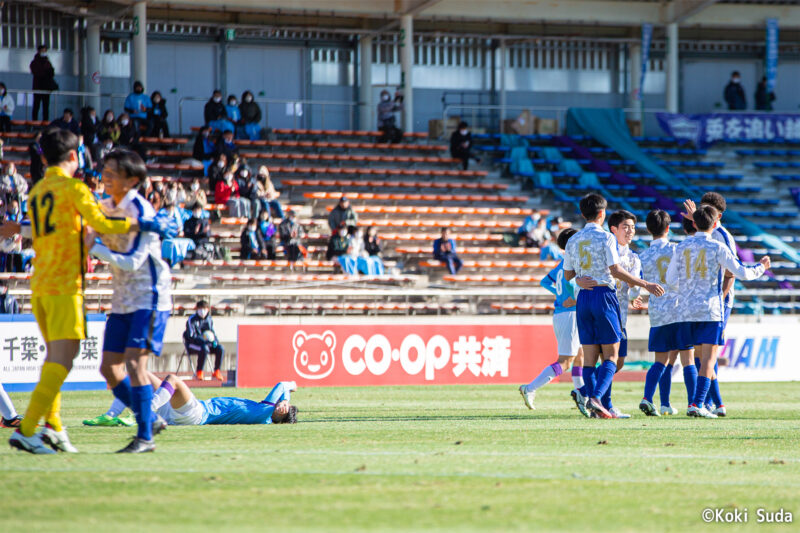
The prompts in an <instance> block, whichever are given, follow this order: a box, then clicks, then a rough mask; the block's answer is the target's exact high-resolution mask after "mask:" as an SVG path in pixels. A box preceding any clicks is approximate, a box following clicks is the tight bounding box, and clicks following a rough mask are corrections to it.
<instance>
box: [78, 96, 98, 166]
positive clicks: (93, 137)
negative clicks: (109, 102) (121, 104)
mask: <svg viewBox="0 0 800 533" xmlns="http://www.w3.org/2000/svg"><path fill="white" fill-rule="evenodd" d="M81 135H83V142H84V143H86V147H87V148H89V151H90V152H91V154H92V159H93V160H97V159H98V157H97V153H98V150H99V149H100V146H101V145H100V137H99V136H100V119H98V118H97V111H95V109H94V108H93V107H91V106H86V107H83V108H81Z"/></svg>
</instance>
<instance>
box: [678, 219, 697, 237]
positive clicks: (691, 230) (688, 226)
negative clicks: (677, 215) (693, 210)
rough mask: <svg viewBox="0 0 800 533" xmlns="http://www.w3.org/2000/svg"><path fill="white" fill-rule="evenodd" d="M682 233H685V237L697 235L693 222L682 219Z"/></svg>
mask: <svg viewBox="0 0 800 533" xmlns="http://www.w3.org/2000/svg"><path fill="white" fill-rule="evenodd" d="M681 223H682V224H683V231H685V232H686V235H694V234H695V233H697V228H695V227H694V221H693V220H692V219H691V218H689V217H683V221H682V222H681Z"/></svg>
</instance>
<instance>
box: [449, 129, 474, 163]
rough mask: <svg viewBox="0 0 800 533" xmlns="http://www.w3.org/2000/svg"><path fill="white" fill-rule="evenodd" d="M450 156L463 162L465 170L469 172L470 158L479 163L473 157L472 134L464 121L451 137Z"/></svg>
mask: <svg viewBox="0 0 800 533" xmlns="http://www.w3.org/2000/svg"><path fill="white" fill-rule="evenodd" d="M450 155H451V156H452V157H453V158H455V159H460V160H461V164H462V165H463V167H464V170H467V167H468V166H469V160H470V158H472V159H475V160H476V161H477V158H474V157H472V133H471V132H470V131H469V124H467V123H466V122H463V121H462V122H461V123H460V124H459V125H458V129H457V130H456V131H454V132H453V134H452V135H451V136H450Z"/></svg>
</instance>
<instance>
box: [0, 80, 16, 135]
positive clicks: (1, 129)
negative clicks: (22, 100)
mask: <svg viewBox="0 0 800 533" xmlns="http://www.w3.org/2000/svg"><path fill="white" fill-rule="evenodd" d="M14 107H15V105H14V98H13V97H12V96H11V95H10V94H8V90H7V89H6V84H5V83H3V82H0V133H5V132H9V131H11V117H12V116H13V115H14Z"/></svg>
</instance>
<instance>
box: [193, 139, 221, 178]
mask: <svg viewBox="0 0 800 533" xmlns="http://www.w3.org/2000/svg"><path fill="white" fill-rule="evenodd" d="M216 150H217V143H216V142H215V141H214V137H213V136H212V134H211V127H210V126H203V127H201V128H200V131H199V132H198V133H197V137H195V139H194V146H193V147H192V158H193V159H196V160H197V161H200V162H201V163H202V164H203V173H204V174H205V175H208V173H209V165H211V161H213V159H214V153H215V152H216ZM211 190H212V191H213V190H214V188H213V186H212V188H211Z"/></svg>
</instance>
